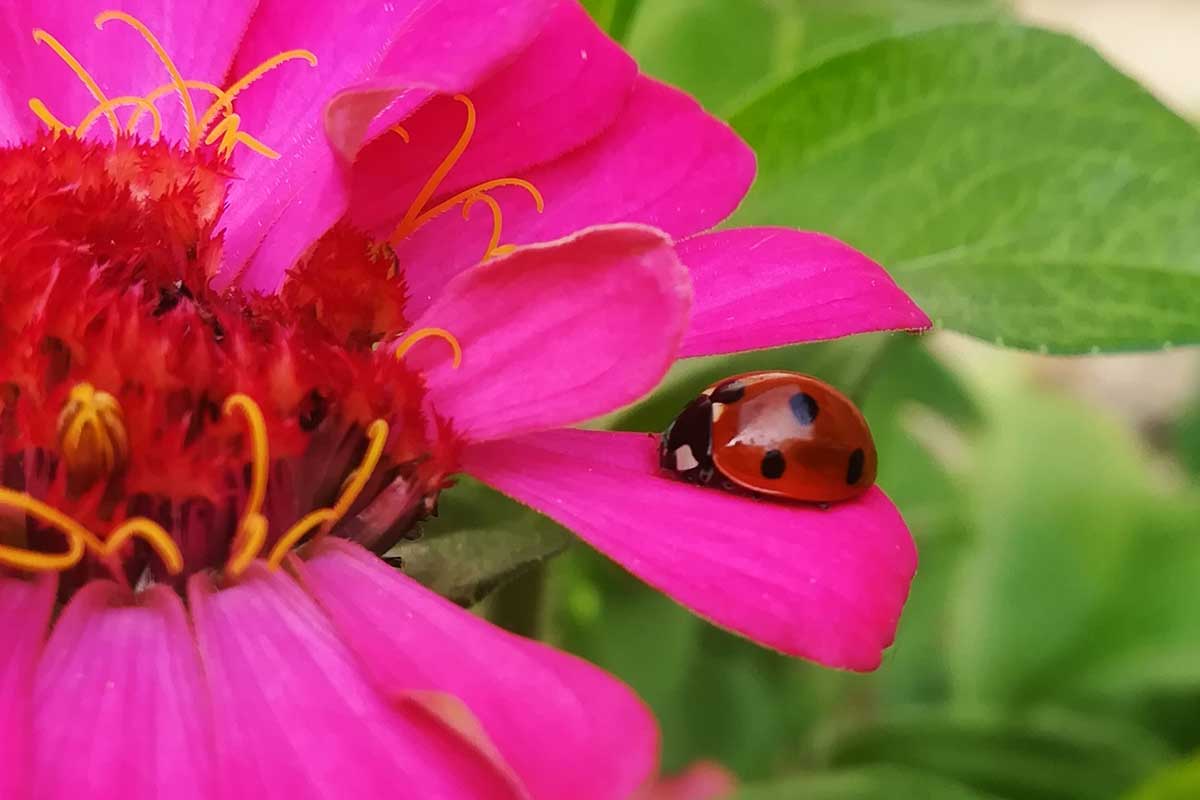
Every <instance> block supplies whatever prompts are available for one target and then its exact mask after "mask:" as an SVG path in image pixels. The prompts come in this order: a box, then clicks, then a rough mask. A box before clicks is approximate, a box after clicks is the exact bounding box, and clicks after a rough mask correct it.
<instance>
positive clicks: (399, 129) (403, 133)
mask: <svg viewBox="0 0 1200 800" xmlns="http://www.w3.org/2000/svg"><path fill="white" fill-rule="evenodd" d="M388 130H390V131H391V132H392V133H394V134H396V135H397V136H399V137H400V138H401V139H403V140H404V143H405V144H408V143H409V142H411V141H412V137H411V136H409V135H408V128H406V127H404V126H403V125H393V126H392V127H390V128H388Z"/></svg>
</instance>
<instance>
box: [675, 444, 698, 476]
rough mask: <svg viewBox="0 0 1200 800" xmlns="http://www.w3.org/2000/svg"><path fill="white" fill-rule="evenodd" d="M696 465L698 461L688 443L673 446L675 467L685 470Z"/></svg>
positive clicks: (681, 470)
mask: <svg viewBox="0 0 1200 800" xmlns="http://www.w3.org/2000/svg"><path fill="white" fill-rule="evenodd" d="M698 466H700V462H699V461H697V460H696V454H695V453H693V452H692V448H691V446H690V445H686V444H683V445H680V446H679V447H676V448H675V469H677V470H679V471H680V472H686V471H687V470H689V469H695V468H696V467H698Z"/></svg>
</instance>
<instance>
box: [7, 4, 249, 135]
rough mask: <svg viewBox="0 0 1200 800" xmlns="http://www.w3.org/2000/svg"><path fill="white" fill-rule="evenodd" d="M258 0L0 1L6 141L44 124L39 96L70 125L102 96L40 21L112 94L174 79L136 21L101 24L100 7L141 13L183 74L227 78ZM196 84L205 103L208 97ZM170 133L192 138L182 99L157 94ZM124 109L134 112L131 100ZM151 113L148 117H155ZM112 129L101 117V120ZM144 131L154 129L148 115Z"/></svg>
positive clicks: (102, 130)
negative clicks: (46, 40) (50, 41)
mask: <svg viewBox="0 0 1200 800" xmlns="http://www.w3.org/2000/svg"><path fill="white" fill-rule="evenodd" d="M254 5H255V4H254V2H253V0H213V2H203V3H188V2H174V3H163V2H154V1H152V0H133V1H132V2H122V3H114V2H112V0H72V1H71V2H36V3H11V2H9V3H2V4H0V75H2V76H3V80H0V93H2V94H0V142H3V141H5V140H7V141H9V142H13V141H15V140H17V139H28V138H29V137H30V136H32V135H33V134H35V133H37V132H39V131H42V130H44V129H45V125H43V124H42V122H41V121H39V120H38V118H37V117H35V116H34V115H33V112H32V111H30V110H29V107H28V106H27V102H28V101H29V99H30V98H31V97H37V98H39V99H41V100H42V101H43V102H44V103H45V104H46V105H47V107H48V108H49V109H50V110H51V111H52V112H53V113H54V114H55V115H57V116H58V118H59V119H61V120H63V121H64V122H66V123H67V124H69V125H75V124H76V123H78V122H79V121H80V120H81V119H82V118H83V117H84V116H85V115H86V114H87V112H89V111H90V110H91V109H92V108H93V107H94V106H95V105H96V101H95V99H94V98H93V97H92V95H91V94H90V93H89V92H88V90H87V89H86V88H85V87H84V85H83V83H82V82H81V81H80V80H79V78H78V77H76V75H75V73H74V72H72V71H71V69H70V68H69V67H68V66H67V65H66V64H64V63H63V61H62V60H61V59H60V58H59V57H58V56H57V55H55V54H54V51H52V50H51V49H50V48H49V47H47V46H46V45H44V44H38V43H36V42H34V40H33V30H34V28H41V29H43V30H45V31H46V32H47V33H49V34H51V35H52V36H54V37H55V38H56V39H58V40H59V41H60V42H62V44H63V45H64V46H65V47H66V48H67V49H68V50H69V51H70V52H71V54H72V55H74V56H75V57H76V58H77V59H78V60H79V62H80V63H81V64H83V66H84V67H85V68H87V70H88V71H89V72H90V73H91V75H92V76H93V77H94V78H95V79H96V81H97V83H99V85H100V88H101V89H103V90H104V91H105V92H106V93H107V95H108V97H110V98H111V97H119V96H121V95H145V94H148V93H149V92H150V90H151V89H154V88H155V87H157V86H160V85H162V84H164V83H167V82H168V81H170V75H169V73H167V71H166V70H165V68H164V67H163V65H162V62H161V61H159V60H158V58H157V57H156V56H155V55H154V51H153V50H151V49H150V47H149V46H148V45H147V44H146V43H145V41H144V40H143V39H142V38H141V37H140V36H139V35H138V34H137V33H136V32H135V31H133V30H132V29H131V28H129V27H128V26H126V25H124V24H123V23H120V22H108V23H106V24H105V26H104V29H103V30H96V26H95V24H94V20H95V18H96V15H97V14H99V13H100V12H101V11H107V10H109V9H112V8H114V7H116V8H120V9H121V10H123V11H125V12H126V13H128V14H131V15H133V16H134V17H136V18H138V19H139V20H141V21H142V22H143V23H145V24H146V26H147V27H149V28H150V30H151V31H152V32H153V33H154V35H155V36H156V37H158V39H159V41H161V42H162V44H163V46H164V48H165V49H166V51H167V53H168V54H170V56H171V59H172V61H174V62H175V65H176V66H177V67H178V68H179V71H180V72H181V73H182V74H183V75H184V77H186V78H189V79H199V80H206V81H216V82H219V81H221V80H222V78H223V77H224V75H225V73H226V71H227V70H228V69H229V65H230V63H231V61H232V59H233V54H234V50H235V49H236V48H237V43H238V39H239V37H240V36H241V34H242V32H243V31H244V30H245V29H246V24H247V21H248V20H249V18H250V14H251V12H252V11H253V9H254ZM203 97H205V95H203V94H201V93H199V92H196V93H195V100H196V102H197V104H203V105H207V103H206V102H205V101H204V100H203V99H202V98H203ZM158 107H159V109H160V111H162V114H163V124H164V125H163V132H164V135H166V136H167V138H169V139H171V140H173V141H180V140H183V139H184V138H185V126H184V116H183V113H182V111H181V104H180V102H179V101H178V100H176V99H175V98H174V97H170V98H164V99H162V100H160V101H159V103H158ZM119 113H120V116H121V119H122V120H124V119H128V114H129V112H128V110H125V109H123V110H122V111H121V112H119ZM147 123H148V118H147ZM92 130H93V131H95V132H96V134H97V135H98V136H104V137H106V138H107V137H110V136H111V134H110V133H109V128H108V125H107V124H106V123H105V122H104V121H103V120H102V121H101V122H99V123H98V124H97V125H96V126H95V127H94V128H93V129H92ZM144 132H145V133H146V134H147V135H148V134H149V133H150V127H149V125H148V124H147V126H146V128H145V129H144Z"/></svg>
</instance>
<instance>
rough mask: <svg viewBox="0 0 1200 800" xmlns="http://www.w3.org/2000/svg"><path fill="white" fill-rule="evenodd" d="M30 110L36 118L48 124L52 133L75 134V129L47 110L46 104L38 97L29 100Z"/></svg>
mask: <svg viewBox="0 0 1200 800" xmlns="http://www.w3.org/2000/svg"><path fill="white" fill-rule="evenodd" d="M29 110H30V111H32V112H33V114H34V116H36V117H37V118H38V119H40V120H41V121H42V122H44V123H46V127H47V128H49V129H50V132H51V133H64V132H65V133H67V134H74V133H75V129H74V128H72V127H71V126H70V125H68V124H67V123H65V122H63V121H62V120H61V119H59V118H58V117H56V116H54V114H53V112H51V111H50V109H48V108H46V104H45V103H43V102H42V101H41V100H39V99H37V98H36V97H31V98H29Z"/></svg>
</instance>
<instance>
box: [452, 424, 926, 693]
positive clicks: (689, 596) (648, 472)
mask: <svg viewBox="0 0 1200 800" xmlns="http://www.w3.org/2000/svg"><path fill="white" fill-rule="evenodd" d="M462 458H463V470H464V471H465V472H469V473H470V474H472V475H474V476H476V477H477V478H479V479H481V480H483V481H485V482H487V483H489V484H491V485H492V486H494V487H496V488H497V489H499V490H500V491H502V492H504V493H505V494H507V495H509V496H511V497H513V498H515V499H517V500H519V501H521V502H523V503H526V504H528V505H530V506H532V507H533V508H536V509H537V510H539V511H541V512H542V513H544V514H546V515H547V516H549V517H551V518H552V519H555V520H557V521H558V522H560V523H562V524H563V525H565V526H567V527H568V528H570V529H571V530H573V531H575V532H576V533H577V534H579V535H580V536H581V537H583V538H584V539H586V540H587V541H588V542H590V543H591V544H592V545H594V546H595V547H596V549H598V550H600V551H601V552H603V553H605V554H606V555H608V556H609V557H610V558H612V559H613V560H614V561H616V562H618V563H620V564H621V565H623V566H624V567H625V568H626V569H628V570H629V571H630V572H632V573H634V574H635V575H637V576H638V577H640V578H642V579H643V580H645V581H646V582H647V583H649V584H650V585H651V586H654V587H656V588H658V589H660V590H661V591H663V592H665V593H666V594H668V595H670V596H671V597H673V598H675V599H676V600H678V601H679V602H680V603H682V604H684V605H685V606H687V607H688V608H691V609H692V610H694V611H696V612H697V613H698V614H700V615H702V616H704V617H707V618H708V619H710V620H712V621H713V622H715V623H716V624H718V625H720V626H722V627H725V628H728V629H730V630H732V631H735V632H737V633H741V634H743V635H745V636H747V637H749V638H751V639H754V640H755V641H757V642H760V643H762V644H765V645H767V646H769V647H772V648H775V649H777V650H780V651H782V652H784V653H788V654H791V655H798V656H802V657H804V658H808V659H812V660H813V661H818V662H820V663H822V664H825V665H827V666H831V667H841V668H846V669H854V670H871V669H874V668H875V667H877V666H879V663H880V657H881V653H882V651H883V649H884V648H886V647H887V646H888V645H890V644H891V643H892V639H893V637H894V635H895V632H896V624H897V622H898V621H899V619H900V610H901V608H902V607H903V605H904V600H905V598H906V597H907V595H908V586H909V583H910V581H911V580H912V576H913V572H914V571H915V569H916V565H917V561H916V550H915V548H914V546H913V541H912V539H911V537H910V536H909V533H908V529H907V528H906V527H905V525H904V520H903V519H901V518H900V514H899V513H898V512H897V511H896V509H895V507H894V506H893V505H892V504H891V502H890V501H889V500H888V499H887V497H886V496H885V495H884V493H883V492H882V491H880V490H879V489H878V488H875V489H872V490H870V491H868V492H867V493H866V494H865V495H863V496H862V497H861V498H859V499H858V500H854V501H852V502H848V503H839V504H836V505H834V506H832V507H830V508H829V509H826V510H822V509H820V508H817V507H815V506H802V505H789V504H784V503H777V502H767V501H760V500H754V499H750V498H746V497H741V496H737V495H733V494H728V493H725V492H721V491H718V490H715V489H703V488H698V487H695V486H691V485H688V484H684V483H681V482H678V481H675V480H673V479H671V478H668V477H666V476H664V475H663V474H661V473H660V471H659V469H658V456H657V437H656V436H652V435H649V434H642V433H611V432H607V431H577V430H560V431H550V432H547V433H541V434H536V435H533V436H523V437H520V438H517V439H512V440H507V441H498V442H490V443H486V444H478V445H471V446H469V447H467V448H466V449H465V452H464V453H463V456H462Z"/></svg>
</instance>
